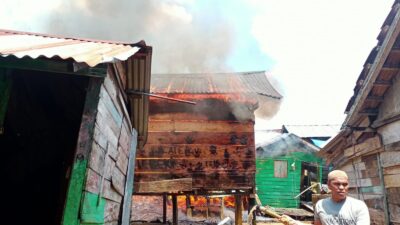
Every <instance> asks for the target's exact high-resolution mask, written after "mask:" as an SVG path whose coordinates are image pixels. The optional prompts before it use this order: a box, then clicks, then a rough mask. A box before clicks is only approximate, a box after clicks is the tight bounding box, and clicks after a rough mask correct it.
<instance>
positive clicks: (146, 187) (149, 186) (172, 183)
mask: <svg viewBox="0 0 400 225" xmlns="http://www.w3.org/2000/svg"><path fill="white" fill-rule="evenodd" d="M192 182H193V179H192V178H181V179H173V180H161V181H149V182H137V183H135V193H178V192H181V191H192Z"/></svg>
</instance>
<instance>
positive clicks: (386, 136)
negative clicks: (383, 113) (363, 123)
mask: <svg viewBox="0 0 400 225" xmlns="http://www.w3.org/2000/svg"><path fill="white" fill-rule="evenodd" d="M399 130H400V120H398V121H395V122H393V123H389V124H387V125H385V126H382V127H380V128H378V132H379V133H380V134H381V135H382V141H383V144H384V145H389V144H392V143H395V142H398V141H400V132H399Z"/></svg>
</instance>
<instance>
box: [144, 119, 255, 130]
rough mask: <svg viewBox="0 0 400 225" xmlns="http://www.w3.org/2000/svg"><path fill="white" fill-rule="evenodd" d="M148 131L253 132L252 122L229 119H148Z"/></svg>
mask: <svg viewBox="0 0 400 225" xmlns="http://www.w3.org/2000/svg"><path fill="white" fill-rule="evenodd" d="M148 129H149V131H175V132H182V131H198V132H227V133H229V132H254V124H253V123H252V122H246V123H239V122H232V121H231V122H229V121H169V120H168V121H161V120H160V121H150V122H149V127H148Z"/></svg>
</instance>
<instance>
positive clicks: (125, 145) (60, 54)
mask: <svg viewBox="0 0 400 225" xmlns="http://www.w3.org/2000/svg"><path fill="white" fill-rule="evenodd" d="M151 55H152V49H151V47H149V46H146V45H145V44H144V42H141V43H138V44H130V43H118V42H112V41H100V40H87V39H78V38H65V37H57V36H50V35H43V34H36V33H28V32H18V31H9V30H0V128H1V129H0V149H1V152H2V159H3V160H2V163H1V168H2V171H5V173H3V176H2V177H3V183H2V184H3V185H2V188H3V189H2V190H3V196H2V201H3V202H4V207H2V215H3V217H2V221H3V223H4V224H43V225H46V224H48V225H54V224H63V225H72V224H73V225H78V224H124V225H127V224H129V215H130V204H131V193H132V185H133V172H134V171H133V169H134V167H133V165H134V159H135V150H136V145H137V144H138V145H139V147H140V145H143V144H144V143H143V141H141V140H145V139H146V138H145V136H146V130H147V124H146V123H145V121H146V118H147V107H148V97H142V98H135V99H134V98H131V97H130V96H129V95H127V94H126V92H125V90H128V89H135V90H136V91H142V92H148V91H149V88H150V66H151V64H150V63H151ZM138 136H139V138H140V139H139V142H138ZM7 221H8V222H7Z"/></svg>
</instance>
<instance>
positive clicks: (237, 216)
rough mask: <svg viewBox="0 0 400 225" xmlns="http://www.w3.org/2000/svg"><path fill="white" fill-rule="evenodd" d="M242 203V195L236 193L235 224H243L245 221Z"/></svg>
mask: <svg viewBox="0 0 400 225" xmlns="http://www.w3.org/2000/svg"><path fill="white" fill-rule="evenodd" d="M242 204H243V203H242V196H241V195H235V225H242V223H243V221H242V219H243V215H242V208H243V205H242Z"/></svg>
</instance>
